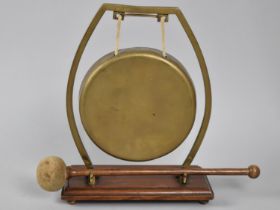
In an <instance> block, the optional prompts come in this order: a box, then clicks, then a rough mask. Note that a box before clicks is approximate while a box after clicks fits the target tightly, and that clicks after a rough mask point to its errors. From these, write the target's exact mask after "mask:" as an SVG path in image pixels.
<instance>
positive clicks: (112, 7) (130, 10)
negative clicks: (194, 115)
mask: <svg viewBox="0 0 280 210" xmlns="http://www.w3.org/2000/svg"><path fill="white" fill-rule="evenodd" d="M106 11H113V12H117V13H120V14H122V15H124V16H125V15H126V14H130V15H131V14H136V15H137V14H141V15H140V16H152V17H154V15H157V16H162V15H165V16H166V15H169V14H170V15H171V14H172V15H176V16H177V18H178V20H179V22H180V23H181V26H182V27H183V29H184V31H185V33H186V35H187V37H188V39H189V40H190V42H191V44H192V47H193V49H194V52H195V54H196V57H197V59H198V62H199V66H200V69H201V73H202V78H203V82H204V92H205V109H204V115H203V120H202V123H201V127H200V129H199V132H198V134H197V137H196V139H195V142H194V144H193V146H192V148H191V150H190V152H189V154H188V155H187V157H186V159H185V161H184V163H183V166H186V167H187V166H189V165H190V164H191V162H192V161H193V159H194V157H195V155H196V153H197V152H198V150H199V147H200V145H201V143H202V141H203V138H204V136H205V133H206V130H207V127H208V124H209V120H210V115H211V101H212V97H211V85H210V79H209V75H208V70H207V66H206V63H205V60H204V56H203V54H202V51H201V49H200V47H199V44H198V42H197V40H196V38H195V36H194V34H193V32H192V30H191V28H190V26H189V24H188V22H187V20H186V18H185V17H184V15H183V13H182V12H181V10H180V9H179V8H177V7H143V6H130V5H121V4H103V5H102V6H101V7H100V8H99V10H98V11H97V13H96V15H95V16H94V18H93V20H92V21H91V23H90V25H89V26H88V28H87V30H86V33H85V34H84V36H83V38H82V40H81V42H80V44H79V47H78V49H77V51H76V54H75V57H74V59H73V62H72V66H71V70H70V73H69V78H68V84H67V93H66V108H67V118H68V122H69V126H70V130H71V133H72V136H73V139H74V142H75V145H76V147H77V149H78V151H79V153H80V155H81V157H82V160H83V162H84V164H85V166H86V167H87V168H93V165H92V161H91V159H90V157H89V155H88V153H87V151H86V149H85V147H84V145H83V142H82V140H81V137H80V135H79V131H78V128H77V124H76V121H75V117H74V111H73V88H74V82H75V77H76V73H77V70H78V66H79V63H80V60H81V57H82V55H83V52H84V50H85V48H86V46H87V43H88V41H89V39H90V37H91V36H92V33H93V32H94V30H95V28H96V26H97V25H98V23H99V22H100V20H101V18H102V17H103V15H104V13H105V12H106Z"/></svg>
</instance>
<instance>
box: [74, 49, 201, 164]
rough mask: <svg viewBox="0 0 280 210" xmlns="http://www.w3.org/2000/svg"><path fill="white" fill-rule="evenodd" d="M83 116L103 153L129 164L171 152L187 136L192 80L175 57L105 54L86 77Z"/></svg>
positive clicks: (154, 52) (144, 53) (192, 110)
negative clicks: (129, 161) (127, 161)
mask: <svg viewBox="0 0 280 210" xmlns="http://www.w3.org/2000/svg"><path fill="white" fill-rule="evenodd" d="M79 107H80V116H81V120H82V123H83V126H84V128H85V130H86V132H87V134H88V135H89V137H90V138H91V139H92V141H93V142H94V143H95V144H96V145H97V146H98V147H99V148H101V149H102V150H103V151H104V152H106V153H109V154H110V155H112V156H114V157H117V158H120V159H124V160H131V161H145V160H151V159H155V158H158V157H161V156H163V155H166V154H167V153H169V152H171V151H173V150H174V149H175V148H176V147H178V146H179V145H180V144H181V143H182V142H183V141H184V139H185V138H186V137H187V135H188V134H189V132H190V130H191V128H192V126H193V123H194V119H195V112H196V99H195V91H194V87H193V84H192V81H191V79H190V77H189V76H188V74H187V72H186V70H185V69H184V67H183V66H182V65H181V64H180V63H179V62H178V61H177V60H176V59H175V58H173V57H172V56H170V55H168V56H167V58H163V57H162V53H161V51H159V50H155V49H150V48H131V49H125V50H122V51H120V52H119V54H118V55H117V56H114V54H113V53H110V54H108V55H105V56H104V57H102V58H101V59H100V60H98V61H97V62H96V63H95V64H94V65H93V66H92V67H91V68H90V70H89V71H88V73H87V75H86V76H85V78H84V80H83V83H82V86H81V90H80V106H79Z"/></svg>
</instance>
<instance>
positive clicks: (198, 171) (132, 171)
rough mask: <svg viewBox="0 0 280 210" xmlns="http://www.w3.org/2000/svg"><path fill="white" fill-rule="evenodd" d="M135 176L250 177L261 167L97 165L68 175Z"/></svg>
mask: <svg viewBox="0 0 280 210" xmlns="http://www.w3.org/2000/svg"><path fill="white" fill-rule="evenodd" d="M90 174H92V175H93V176H133V175H182V174H185V175H247V176H249V177H250V178H257V177H258V176H259V175H260V169H259V167H258V166H256V165H251V166H249V167H248V168H198V167H189V168H183V167H181V166H162V167H156V168H152V167H137V166H136V167H135V168H133V167H131V166H130V167H123V168H122V167H120V168H116V167H96V168H94V169H88V168H86V167H79V168H75V167H71V166H68V167H67V177H74V176H89V175H90Z"/></svg>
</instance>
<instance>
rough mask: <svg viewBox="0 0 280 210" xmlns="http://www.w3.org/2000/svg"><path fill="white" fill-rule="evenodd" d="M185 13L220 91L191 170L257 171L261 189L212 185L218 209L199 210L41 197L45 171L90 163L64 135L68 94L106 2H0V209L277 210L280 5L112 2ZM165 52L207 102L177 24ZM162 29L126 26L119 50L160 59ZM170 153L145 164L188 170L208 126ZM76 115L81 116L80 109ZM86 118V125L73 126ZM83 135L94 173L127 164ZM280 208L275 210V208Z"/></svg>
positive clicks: (100, 32) (129, 21) (90, 57)
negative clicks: (54, 164) (84, 41)
mask: <svg viewBox="0 0 280 210" xmlns="http://www.w3.org/2000/svg"><path fill="white" fill-rule="evenodd" d="M111 2H112V3H125V4H133V5H160V6H178V7H180V9H181V10H182V11H183V13H184V14H185V16H186V18H187V20H188V22H189V24H190V25H191V27H192V29H193V31H194V33H195V35H196V38H197V39H198V42H199V44H200V46H201V48H202V51H203V53H204V56H205V59H206V63H207V66H208V69H209V74H210V79H211V82H212V92H213V110H212V118H211V121H210V125H209V129H208V131H207V134H206V137H205V141H204V143H203V144H202V147H201V149H200V151H199V153H198V155H197V156H196V159H195V161H194V164H199V165H201V166H204V167H247V166H248V165H250V164H252V163H257V164H258V165H259V166H260V167H261V170H262V173H261V176H260V177H259V179H256V180H250V179H248V178H247V177H210V181H211V184H212V187H213V189H214V191H215V199H214V200H213V201H211V202H210V203H208V204H207V205H206V206H204V205H199V204H196V203H159V202H156V203H141V202H136V203H106V202H102V203H90V204H77V205H75V206H70V205H68V204H66V203H65V202H63V201H60V194H59V192H57V193H47V192H45V191H43V190H41V189H40V188H39V187H38V186H37V184H36V179H35V171H36V166H37V163H38V161H39V160H40V159H41V158H43V157H45V156H48V155H58V156H60V157H62V158H63V159H64V160H65V162H66V163H67V164H82V161H81V159H80V156H79V154H78V152H77V150H76V148H75V146H74V143H73V141H72V136H71V133H70V130H69V127H68V122H67V117H66V108H65V106H66V105H65V93H66V84H67V79H68V73H69V69H70V66H71V62H72V59H73V57H74V54H75V51H76V49H77V46H78V44H79V42H80V40H81V38H82V36H83V34H84V32H85V30H86V28H87V26H88V25H89V23H90V21H91V20H92V18H93V16H94V15H95V12H96V11H97V10H98V8H99V7H100V6H101V4H102V3H104V1H92V0H87V1H86V0H84V1H78V0H76V1H74V0H67V1H66V0H64V1H58V0H56V1H54V0H48V1H35V0H34V1H31V0H25V1H12V0H9V1H8V0H7V1H3V0H1V1H0V97H1V99H0V135H1V147H0V161H1V162H0V163H1V165H0V174H1V175H0V177H1V179H0V201H1V209H5V210H9V209H19V208H20V209H21V210H23V209H74V208H75V209H93V208H95V209H112V208H115V209H143V208H146V209H156V208H161V209H175V208H176V209H186V208H196V209H206V208H207V209H240V210H241V209H271V210H272V209H277V207H276V206H277V205H278V204H279V203H277V201H278V202H279V198H280V184H279V175H280V164H279V160H280V154H279V149H280V143H279V141H280V138H279V137H280V109H279V107H280V99H279V90H280V82H279V80H280V69H279V66H280V56H279V55H280V52H279V51H280V41H279V38H280V24H279V20H280V13H279V10H280V3H279V1H277V0H274V1H273V0H267V1H260V0H259V1H257V0H235V1H224V0H208V1H206V0H204V1H203V0H186V1H171V0H166V1H162V0H161V1H159V0H152V1H151V0H149V1H148V0H143V1H123V0H119V1H113V0H111ZM115 29H116V21H114V20H112V14H111V13H106V15H105V16H104V18H103V19H102V21H101V22H100V24H99V25H98V27H97V29H96V31H95V32H94V34H93V37H92V39H91V40H90V42H89V45H88V46H87V49H86V51H85V54H84V56H83V58H82V61H81V63H80V67H79V73H78V75H77V84H76V87H75V99H76V100H75V101H74V102H75V105H77V101H78V94H77V93H78V89H79V83H80V81H81V79H82V78H83V76H84V74H85V73H86V71H87V69H88V68H89V67H90V66H91V65H92V64H93V63H94V62H95V61H96V60H97V59H98V58H99V57H101V56H102V55H104V54H106V53H108V52H110V51H112V50H113V49H114V44H115V42H114V41H115V40H114V39H115ZM166 33H167V51H168V52H169V53H170V54H172V55H173V56H175V57H177V58H178V59H179V60H180V61H181V62H182V63H183V64H184V65H185V67H186V68H187V69H188V71H189V73H190V75H191V77H192V78H193V80H194V82H195V84H196V90H197V93H198V94H197V95H198V103H199V104H203V91H202V80H201V75H200V70H199V67H198V64H197V60H196V58H195V55H194V53H193V51H192V49H191V47H190V43H189V41H188V40H187V39H186V37H185V34H184V32H183V29H182V28H181V26H180V25H179V23H178V21H177V19H176V18H175V17H170V21H169V22H168V23H167V24H166ZM160 42H161V40H160V26H159V23H157V22H156V21H155V20H153V19H149V18H135V17H131V18H126V20H125V21H124V22H123V24H122V31H121V48H126V47H134V46H149V47H154V48H159V49H160V47H161V46H160ZM202 111H203V105H200V106H199V107H198V113H197V119H196V123H195V126H194V130H193V132H192V133H191V134H190V136H189V138H188V139H187V140H186V142H185V143H184V144H183V145H181V146H180V147H179V148H178V149H176V150H175V151H174V152H173V153H171V154H169V155H167V156H166V157H163V158H161V159H158V160H155V161H152V162H149V164H181V163H182V162H183V160H184V157H185V156H186V153H187V152H188V150H189V148H190V145H191V143H192V142H193V139H194V137H195V135H196V134H197V130H198V126H199V124H200V122H201V116H202ZM75 112H76V114H77V106H76V108H75ZM77 119H78V117H77ZM78 125H79V129H80V132H81V136H82V137H83V139H84V142H85V145H86V147H87V149H88V152H89V153H90V155H91V158H92V159H93V162H94V163H97V164H115V163H118V164H128V162H124V161H120V160H117V159H115V158H113V157H110V156H108V155H107V154H104V153H103V152H101V151H100V150H98V149H97V148H96V147H95V146H94V145H93V144H92V143H91V142H90V140H89V139H88V137H87V136H86V134H85V133H84V131H83V129H82V126H81V125H80V123H79V124H78ZM278 206H279V205H278Z"/></svg>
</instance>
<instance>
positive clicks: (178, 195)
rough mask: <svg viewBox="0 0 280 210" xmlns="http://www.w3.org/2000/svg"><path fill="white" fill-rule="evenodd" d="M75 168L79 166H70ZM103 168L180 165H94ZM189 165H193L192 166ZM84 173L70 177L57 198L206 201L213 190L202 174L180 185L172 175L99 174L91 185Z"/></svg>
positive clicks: (146, 167) (190, 177)
mask: <svg viewBox="0 0 280 210" xmlns="http://www.w3.org/2000/svg"><path fill="white" fill-rule="evenodd" d="M71 167H73V169H75V170H79V168H80V169H82V168H83V166H71ZM96 167H99V168H103V169H106V168H107V169H108V168H110V169H112V168H113V170H118V167H121V168H122V169H127V170H129V169H131V168H138V169H140V168H141V169H145V170H146V169H147V170H148V169H149V168H158V169H161V168H174V169H175V168H178V167H181V166H96ZM193 168H197V167H194V166H193ZM87 180H88V179H87V177H86V176H75V177H70V178H69V179H68V180H67V183H66V184H65V186H64V188H63V190H62V192H61V198H62V199H63V200H66V201H69V202H71V201H121V200H157V201H160V200H162V201H164V200H166V201H201V202H203V201H209V200H211V199H213V197H214V194H213V191H212V189H211V186H210V184H209V182H208V179H207V177H206V176H205V175H189V176H188V182H187V184H186V185H183V184H181V183H180V182H179V180H178V176H176V175H141V176H137V175H132V176H99V177H97V180H96V184H95V185H94V186H90V185H88V181H87Z"/></svg>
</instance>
